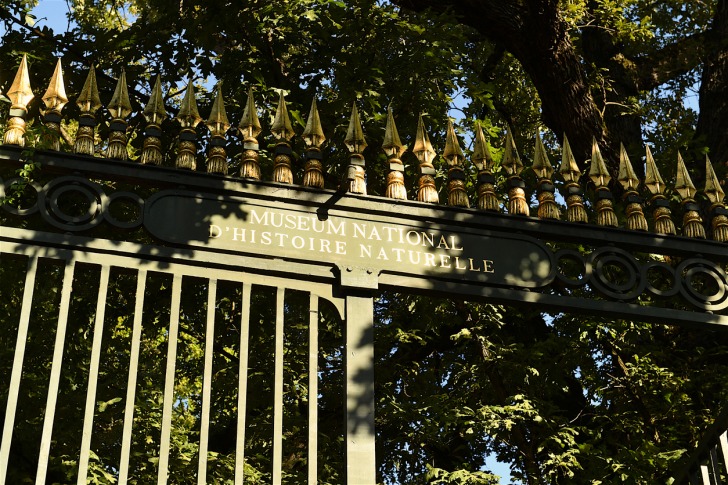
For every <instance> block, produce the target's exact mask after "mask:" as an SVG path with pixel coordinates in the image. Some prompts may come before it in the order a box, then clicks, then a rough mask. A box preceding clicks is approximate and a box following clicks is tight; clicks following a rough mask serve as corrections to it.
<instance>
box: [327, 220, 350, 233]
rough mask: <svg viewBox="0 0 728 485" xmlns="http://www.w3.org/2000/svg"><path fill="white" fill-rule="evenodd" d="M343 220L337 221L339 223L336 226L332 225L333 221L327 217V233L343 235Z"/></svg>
mask: <svg viewBox="0 0 728 485" xmlns="http://www.w3.org/2000/svg"><path fill="white" fill-rule="evenodd" d="M344 222H345V221H343V220H342V221H341V222H339V225H338V226H336V225H334V221H332V220H331V219H329V220H328V223H329V230H328V234H334V235H336V236H345V235H346V234H345V233H344V232H345V231H344V227H346V226H344Z"/></svg>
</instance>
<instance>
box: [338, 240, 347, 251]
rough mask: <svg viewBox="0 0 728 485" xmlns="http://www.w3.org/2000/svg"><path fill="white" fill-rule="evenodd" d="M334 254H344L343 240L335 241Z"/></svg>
mask: <svg viewBox="0 0 728 485" xmlns="http://www.w3.org/2000/svg"><path fill="white" fill-rule="evenodd" d="M336 254H346V242H345V241H336Z"/></svg>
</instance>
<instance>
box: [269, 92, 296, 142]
mask: <svg viewBox="0 0 728 485" xmlns="http://www.w3.org/2000/svg"><path fill="white" fill-rule="evenodd" d="M270 131H271V132H272V133H273V136H275V137H276V138H277V139H278V140H290V139H291V138H293V135H295V134H296V133H295V132H294V131H293V127H291V118H290V117H289V116H288V108H287V107H286V99H285V98H284V97H283V90H281V91H280V97H279V98H278V107H277V108H276V117H275V119H274V120H273V126H272V127H271V129H270Z"/></svg>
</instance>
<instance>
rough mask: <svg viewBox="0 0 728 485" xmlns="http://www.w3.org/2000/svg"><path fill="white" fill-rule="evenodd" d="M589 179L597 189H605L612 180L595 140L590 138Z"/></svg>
mask: <svg viewBox="0 0 728 485" xmlns="http://www.w3.org/2000/svg"><path fill="white" fill-rule="evenodd" d="M589 178H590V179H591V180H592V182H594V185H595V186H596V187H597V189H599V188H601V187H607V186H608V185H609V182H610V181H611V180H612V176H611V175H609V171H608V170H607V165H606V164H605V163H604V158H603V157H602V152H601V150H599V144H598V143H597V139H596V138H594V137H592V158H591V167H590V168H589Z"/></svg>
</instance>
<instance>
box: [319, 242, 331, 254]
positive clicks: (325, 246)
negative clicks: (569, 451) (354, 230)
mask: <svg viewBox="0 0 728 485" xmlns="http://www.w3.org/2000/svg"><path fill="white" fill-rule="evenodd" d="M324 250H325V252H327V253H331V241H329V240H328V239H322V240H321V250H320V251H319V252H321V253H323V252H324Z"/></svg>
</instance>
